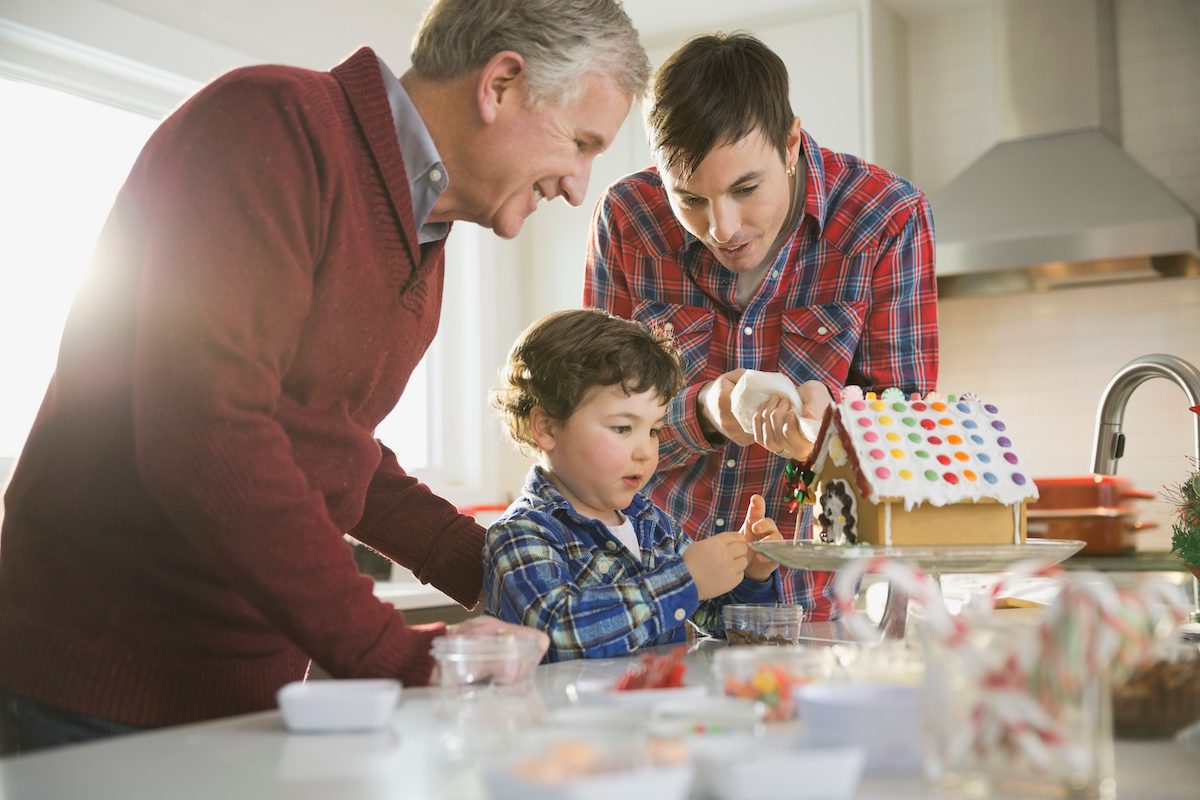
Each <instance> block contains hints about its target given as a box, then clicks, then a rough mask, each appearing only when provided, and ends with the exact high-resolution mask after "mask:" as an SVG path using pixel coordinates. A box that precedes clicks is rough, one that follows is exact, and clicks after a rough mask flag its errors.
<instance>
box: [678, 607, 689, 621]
mask: <svg viewBox="0 0 1200 800" xmlns="http://www.w3.org/2000/svg"><path fill="white" fill-rule="evenodd" d="M686 617H687V612H686V611H684V610H683V609H682V608H677V609H675V621H676V622H683V620H684V619H685V618H686Z"/></svg>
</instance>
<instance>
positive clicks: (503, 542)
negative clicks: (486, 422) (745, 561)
mask: <svg viewBox="0 0 1200 800" xmlns="http://www.w3.org/2000/svg"><path fill="white" fill-rule="evenodd" d="M623 513H624V514H625V516H626V517H628V518H629V520H630V521H631V522H632V523H633V529H634V531H635V532H636V534H637V539H638V543H639V545H640V546H641V553H640V554H639V555H634V554H633V553H632V552H630V551H629V549H628V548H627V547H625V545H623V544H621V542H620V541H618V540H617V537H616V536H614V535H613V534H612V532H611V531H610V530H609V529H608V526H606V525H605V524H604V523H603V522H600V521H599V520H595V519H589V518H587V517H584V516H581V515H580V514H579V512H577V511H576V510H575V508H574V507H573V506H572V505H571V504H570V503H569V502H568V501H567V500H566V499H565V498H564V497H563V496H562V495H561V494H559V492H558V490H557V489H555V488H554V485H553V484H551V483H550V481H548V480H547V479H546V478H545V476H544V475H542V473H541V471H540V470H539V469H538V468H537V467H534V468H533V469H531V470H530V472H529V475H528V476H527V478H526V480H525V488H524V490H523V491H522V493H521V496H520V497H519V498H517V500H516V501H515V502H514V503H513V504H512V505H511V506H509V507H508V510H507V511H505V512H504V516H502V517H501V518H500V519H499V520H497V521H496V522H495V523H493V524H492V526H491V527H490V528H489V529H488V534H487V543H486V544H485V545H484V550H483V572H484V575H483V596H484V606H485V608H486V609H487V613H489V614H492V615H494V616H497V617H499V618H500V619H503V620H507V621H508V622H516V623H520V624H522V625H528V626H530V627H533V628H539V629H541V630H543V631H545V632H546V633H547V634H548V635H549V636H550V650H549V652H548V653H547V654H546V660H547V661H566V660H568V659H572V658H581V657H586V658H602V657H610V656H622V655H626V654H628V653H630V652H632V651H634V650H636V649H637V648H639V647H647V646H650V645H658V644H668V643H671V642H681V641H683V640H684V639H685V638H686V631H685V629H684V621H685V620H687V619H688V618H689V617H690V618H691V619H692V621H693V622H694V623H696V625H697V626H698V627H699V628H700V629H701V630H703V631H705V632H707V633H710V634H712V635H714V636H720V635H722V634H723V630H722V625H721V608H722V607H723V606H724V605H725V604H727V603H731V602H734V603H771V602H775V601H776V600H777V599H778V587H777V586H776V581H775V577H774V575H772V577H771V580H769V581H767V582H766V583H759V582H757V581H755V580H752V579H749V578H747V579H745V580H743V581H742V582H741V584H739V585H738V586H737V587H736V588H734V590H733V591H732V592H729V593H728V594H724V595H721V596H720V597H714V598H711V599H709V600H704V601H701V600H700V599H699V597H698V596H697V594H696V584H695V582H694V581H693V580H692V576H691V573H689V572H688V569H687V566H685V565H684V563H683V558H682V554H683V551H684V550H685V549H686V548H687V546H688V545H689V543H690V540H689V539H688V537H687V536H684V535H683V532H682V531H681V530H680V529H679V526H678V525H676V524H675V523H674V522H672V521H671V519H670V517H668V516H667V515H666V514H665V513H664V512H663V511H661V510H659V509H658V508H656V507H655V506H654V504H653V503H651V502H650V501H649V500H648V499H647V498H646V497H645V496H644V495H642V494H640V493H639V494H636V495H634V498H633V502H632V503H630V504H629V508H626V509H624V512H623Z"/></svg>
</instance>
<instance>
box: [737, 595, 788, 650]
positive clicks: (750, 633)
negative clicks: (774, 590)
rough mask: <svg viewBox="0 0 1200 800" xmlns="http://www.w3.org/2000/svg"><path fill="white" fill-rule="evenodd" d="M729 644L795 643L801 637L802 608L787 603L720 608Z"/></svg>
mask: <svg viewBox="0 0 1200 800" xmlns="http://www.w3.org/2000/svg"><path fill="white" fill-rule="evenodd" d="M721 616H722V619H723V620H724V622H725V639H726V640H727V641H728V642H729V644H731V645H794V644H796V643H797V642H799V641H800V623H801V622H802V621H803V620H804V608H803V607H802V606H799V605H788V604H780V603H775V604H762V605H753V604H743V605H738V604H734V605H727V606H725V607H724V608H723V609H722V610H721Z"/></svg>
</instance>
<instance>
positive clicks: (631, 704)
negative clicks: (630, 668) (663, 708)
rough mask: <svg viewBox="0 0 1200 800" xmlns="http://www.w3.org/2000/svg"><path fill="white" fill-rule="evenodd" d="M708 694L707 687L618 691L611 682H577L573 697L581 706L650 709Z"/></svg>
mask: <svg viewBox="0 0 1200 800" xmlns="http://www.w3.org/2000/svg"><path fill="white" fill-rule="evenodd" d="M706 694H708V687H706V686H702V685H700V684H691V683H689V684H685V685H683V686H676V687H672V688H669V689H629V690H626V691H619V690H617V689H614V688H613V685H612V681H577V682H576V683H575V696H576V698H578V700H579V702H580V703H581V704H583V705H597V704H602V705H608V706H621V707H624V708H652V707H654V706H657V705H659V704H660V703H675V702H680V701H683V702H687V701H689V700H699V699H700V698H703V697H704V696H705V695H706Z"/></svg>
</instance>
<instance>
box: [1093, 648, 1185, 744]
mask: <svg viewBox="0 0 1200 800" xmlns="http://www.w3.org/2000/svg"><path fill="white" fill-rule="evenodd" d="M1112 700H1113V731H1114V732H1115V733H1116V735H1117V736H1118V737H1120V738H1130V739H1153V738H1167V737H1171V736H1174V735H1175V734H1176V733H1178V732H1179V731H1181V730H1183V729H1184V728H1186V727H1188V726H1189V725H1191V724H1193V723H1195V722H1197V721H1200V644H1197V643H1196V642H1189V641H1182V640H1178V639H1173V640H1171V641H1168V642H1165V643H1163V644H1162V645H1161V646H1159V647H1158V648H1157V650H1156V652H1155V655H1154V660H1153V661H1152V662H1151V663H1150V664H1148V665H1146V666H1145V667H1142V668H1141V669H1139V670H1137V671H1135V672H1134V673H1133V674H1132V675H1130V676H1129V677H1128V678H1127V679H1125V680H1124V681H1122V682H1120V683H1118V684H1116V685H1114V686H1113V690H1112Z"/></svg>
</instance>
